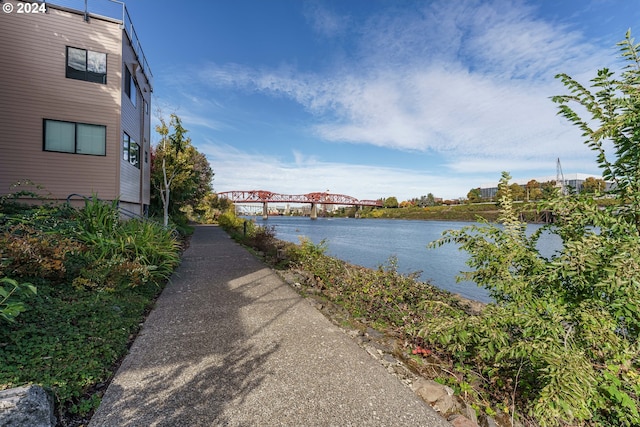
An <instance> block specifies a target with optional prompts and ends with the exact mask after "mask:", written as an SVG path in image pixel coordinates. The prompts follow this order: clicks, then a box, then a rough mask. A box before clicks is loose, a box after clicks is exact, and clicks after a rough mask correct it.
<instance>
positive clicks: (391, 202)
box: [384, 196, 400, 208]
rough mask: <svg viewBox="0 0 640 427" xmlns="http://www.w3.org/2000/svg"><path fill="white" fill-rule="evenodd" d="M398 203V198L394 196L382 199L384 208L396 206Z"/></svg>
mask: <svg viewBox="0 0 640 427" xmlns="http://www.w3.org/2000/svg"><path fill="white" fill-rule="evenodd" d="M399 205H400V204H399V203H398V199H397V198H396V197H395V196H391V197H387V198H386V199H384V207H385V208H397V207H398V206H399Z"/></svg>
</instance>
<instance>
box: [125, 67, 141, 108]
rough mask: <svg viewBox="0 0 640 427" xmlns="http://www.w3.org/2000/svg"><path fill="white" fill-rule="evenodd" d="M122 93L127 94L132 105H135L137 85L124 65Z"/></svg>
mask: <svg viewBox="0 0 640 427" xmlns="http://www.w3.org/2000/svg"><path fill="white" fill-rule="evenodd" d="M124 93H126V94H127V96H128V97H129V99H130V100H131V103H132V104H133V106H134V107H135V106H136V98H137V97H138V86H137V85H136V81H135V79H134V78H133V75H132V74H131V71H129V68H127V66H126V65H125V67H124Z"/></svg>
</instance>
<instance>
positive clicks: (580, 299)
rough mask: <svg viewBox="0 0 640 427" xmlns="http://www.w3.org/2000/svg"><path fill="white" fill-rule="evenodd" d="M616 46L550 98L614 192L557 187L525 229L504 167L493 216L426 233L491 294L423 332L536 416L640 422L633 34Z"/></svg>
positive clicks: (563, 421) (637, 89)
mask: <svg viewBox="0 0 640 427" xmlns="http://www.w3.org/2000/svg"><path fill="white" fill-rule="evenodd" d="M619 46H620V48H621V52H622V56H623V58H625V59H626V60H627V64H628V65H627V66H626V67H625V68H624V69H623V71H622V73H621V75H620V77H619V78H618V77H615V75H614V73H612V72H610V71H609V70H607V69H603V70H600V71H599V72H598V75H597V77H596V78H594V79H593V80H592V90H589V89H587V88H585V87H584V86H582V85H580V84H579V83H578V82H577V81H575V80H573V79H572V78H571V77H569V76H567V75H565V74H561V75H559V76H558V78H559V79H561V80H562V82H563V83H564V85H565V86H566V88H567V89H568V90H569V92H570V93H569V94H568V95H563V96H556V97H554V98H553V100H554V101H555V102H557V103H559V105H560V114H562V115H563V116H564V117H565V118H567V119H568V120H570V121H571V122H573V123H575V124H576V125H577V126H578V127H580V129H582V131H583V136H584V137H585V138H586V144H587V145H588V146H589V147H591V149H592V150H594V151H595V153H596V156H597V162H598V164H599V166H600V167H601V168H602V170H603V176H604V177H605V179H607V180H610V181H612V182H614V183H615V187H614V189H613V190H612V194H613V195H614V196H615V197H616V199H617V202H618V203H617V204H616V205H614V206H610V207H605V208H602V207H600V206H598V205H597V203H596V202H595V200H594V197H593V195H591V194H584V195H571V196H563V195H561V194H558V192H557V191H556V192H555V197H554V198H553V199H552V200H550V201H548V202H546V203H545V206H544V209H549V210H551V211H553V212H554V214H555V216H556V222H555V223H554V224H552V225H549V226H547V227H544V228H542V229H540V230H539V231H537V232H535V233H533V235H528V233H527V232H526V224H525V223H523V222H521V221H519V219H518V212H517V211H516V209H515V208H514V205H513V203H512V201H513V190H514V189H515V187H513V186H512V185H510V184H509V179H510V177H509V175H508V173H506V172H505V173H503V176H502V179H501V182H500V188H501V190H502V193H501V194H502V197H501V199H500V207H501V216H500V219H499V223H500V224H499V225H497V224H489V223H485V224H482V225H480V226H469V227H465V228H463V229H462V230H458V231H448V232H446V233H445V235H444V236H443V238H442V239H440V240H439V241H437V242H434V243H432V246H438V245H442V244H445V243H451V242H455V243H457V244H459V245H460V247H461V249H463V250H465V251H467V252H468V253H469V255H470V258H469V261H468V264H469V266H470V267H471V271H469V272H466V273H463V274H462V276H461V278H462V279H466V280H472V281H475V282H476V283H477V284H478V285H479V286H482V287H484V288H486V289H487V290H488V291H489V293H490V295H491V296H492V297H493V300H494V301H495V302H494V303H492V304H490V305H489V306H488V307H487V308H486V309H485V310H484V311H483V313H482V314H480V315H478V316H468V317H463V318H454V319H450V320H448V321H446V322H442V320H439V321H438V322H432V323H427V324H426V326H425V328H424V329H423V331H422V333H423V335H424V336H425V337H426V338H427V339H429V340H430V341H431V342H433V343H439V344H440V345H442V346H444V347H445V348H446V349H448V350H449V351H450V352H452V353H453V354H455V355H456V356H457V357H458V358H459V360H460V362H461V363H465V364H471V363H472V364H475V365H477V366H479V367H480V370H481V373H482V374H483V375H484V376H485V378H487V379H488V381H489V382H490V383H492V384H494V385H495V386H496V387H503V388H504V389H505V391H507V392H508V393H509V395H510V396H512V404H513V408H520V415H521V416H523V417H529V418H531V419H533V420H534V422H535V423H537V424H538V425H540V426H561V425H602V426H636V425H640V401H639V396H640V371H639V368H640V341H639V339H638V334H639V333H640V209H639V208H640V205H639V204H640V164H639V161H640V144H639V143H640V84H639V83H640V60H639V57H640V55H639V53H640V45H637V44H634V41H633V39H632V38H631V35H630V33H627V35H626V38H625V40H624V41H623V42H621V43H620V44H619ZM592 91H595V93H593V92H592ZM570 104H576V105H579V106H581V107H582V108H584V109H585V110H586V111H587V112H588V113H589V114H590V117H589V118H587V119H583V118H582V117H580V116H579V115H578V114H577V113H576V112H575V110H574V109H573V108H572V107H571V106H570ZM607 144H612V145H613V157H608V156H607V153H605V146H606V145H607ZM542 233H551V234H555V235H557V236H559V237H560V239H561V240H562V243H563V246H562V249H561V250H560V251H559V252H557V253H556V254H554V255H552V256H550V257H545V256H543V255H542V254H540V252H539V251H538V249H537V246H536V244H537V241H538V239H539V238H540V236H541V235H542ZM504 378H511V381H510V382H509V381H508V382H504V381H502V380H501V379H504Z"/></svg>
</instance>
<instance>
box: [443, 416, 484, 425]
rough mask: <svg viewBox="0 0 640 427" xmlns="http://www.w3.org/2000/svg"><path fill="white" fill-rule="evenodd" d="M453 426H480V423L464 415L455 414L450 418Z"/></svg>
mask: <svg viewBox="0 0 640 427" xmlns="http://www.w3.org/2000/svg"><path fill="white" fill-rule="evenodd" d="M448 421H449V422H450V423H451V425H452V426H453V427H478V423H474V422H473V421H471V420H470V419H469V418H467V417H465V416H463V415H455V416H453V417H451V418H449V420H448Z"/></svg>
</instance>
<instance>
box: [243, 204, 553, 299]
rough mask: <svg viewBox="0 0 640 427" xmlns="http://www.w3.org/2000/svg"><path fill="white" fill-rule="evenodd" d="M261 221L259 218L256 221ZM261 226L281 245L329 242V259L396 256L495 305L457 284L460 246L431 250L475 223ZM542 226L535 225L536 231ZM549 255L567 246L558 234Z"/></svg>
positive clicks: (343, 221) (290, 220)
mask: <svg viewBox="0 0 640 427" xmlns="http://www.w3.org/2000/svg"><path fill="white" fill-rule="evenodd" d="M253 218H255V217H253ZM256 222H257V224H259V225H266V226H273V227H274V228H275V231H276V237H277V238H278V239H280V240H285V241H290V242H294V243H299V237H302V236H304V237H307V238H309V239H310V240H311V241H312V242H314V243H320V241H322V240H325V241H326V243H327V254H328V255H330V256H333V257H335V258H339V259H342V260H345V261H347V262H350V263H352V264H357V265H361V266H363V267H368V268H377V267H378V266H379V265H382V264H386V263H387V261H388V260H389V258H390V257H392V256H395V257H396V258H397V260H398V270H399V271H400V272H402V273H411V272H417V271H420V272H421V276H420V279H421V280H423V281H428V282H430V283H431V284H433V285H435V286H437V287H439V288H441V289H445V290H448V291H451V292H454V293H457V294H460V295H462V296H464V297H465V298H469V299H472V300H476V301H482V302H489V301H490V300H491V299H490V297H489V295H488V294H487V292H486V290H485V289H483V288H480V287H478V286H477V285H476V284H475V283H473V282H460V283H456V275H457V274H459V273H460V272H461V271H468V270H469V267H468V266H467V265H466V264H465V262H466V260H467V259H468V255H467V253H466V252H464V251H460V250H459V249H458V247H457V245H455V244H448V245H444V246H441V247H439V248H435V249H428V248H427V244H428V243H429V242H432V241H434V240H437V239H438V238H440V237H441V236H442V232H443V231H445V230H452V229H460V228H462V227H464V226H465V225H470V223H465V222H457V221H416V220H385V219H353V218H318V219H317V220H314V221H312V220H310V219H309V218H308V217H288V216H272V217H269V219H268V220H266V221H264V220H262V218H261V217H258V218H257V220H256ZM539 227H540V226H539V225H537V224H530V225H529V226H528V231H531V232H533V231H534V230H535V229H537V228H539ZM538 247H539V249H540V251H541V252H542V253H543V254H544V255H545V256H550V255H551V254H552V253H553V252H554V251H557V250H558V249H560V247H561V243H560V240H559V238H557V236H555V235H544V236H543V237H542V238H541V239H540V241H539V245H538Z"/></svg>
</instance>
